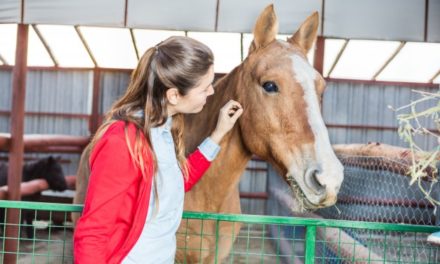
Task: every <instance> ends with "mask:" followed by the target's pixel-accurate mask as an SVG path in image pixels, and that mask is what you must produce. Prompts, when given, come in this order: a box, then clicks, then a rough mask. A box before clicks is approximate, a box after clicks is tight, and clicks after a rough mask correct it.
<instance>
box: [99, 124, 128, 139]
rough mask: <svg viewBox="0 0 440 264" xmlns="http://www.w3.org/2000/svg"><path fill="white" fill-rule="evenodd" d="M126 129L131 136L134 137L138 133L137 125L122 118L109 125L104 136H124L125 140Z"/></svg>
mask: <svg viewBox="0 0 440 264" xmlns="http://www.w3.org/2000/svg"><path fill="white" fill-rule="evenodd" d="M126 129H127V132H128V136H129V138H130V139H132V138H134V137H135V135H136V127H135V125H134V124H132V123H130V122H125V121H122V120H118V121H115V122H113V123H112V124H111V125H109V127H108V128H107V130H106V131H105V133H104V134H103V136H102V138H103V139H104V138H123V139H124V140H125V133H126V132H125V131H126Z"/></svg>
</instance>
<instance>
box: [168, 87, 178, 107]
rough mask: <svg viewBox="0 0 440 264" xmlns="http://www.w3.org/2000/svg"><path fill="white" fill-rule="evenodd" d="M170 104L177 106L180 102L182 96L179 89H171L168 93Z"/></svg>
mask: <svg viewBox="0 0 440 264" xmlns="http://www.w3.org/2000/svg"><path fill="white" fill-rule="evenodd" d="M166 95H167V100H168V103H170V104H171V105H176V104H177V103H178V102H179V98H180V94H179V90H177V88H170V89H168V90H167V91H166Z"/></svg>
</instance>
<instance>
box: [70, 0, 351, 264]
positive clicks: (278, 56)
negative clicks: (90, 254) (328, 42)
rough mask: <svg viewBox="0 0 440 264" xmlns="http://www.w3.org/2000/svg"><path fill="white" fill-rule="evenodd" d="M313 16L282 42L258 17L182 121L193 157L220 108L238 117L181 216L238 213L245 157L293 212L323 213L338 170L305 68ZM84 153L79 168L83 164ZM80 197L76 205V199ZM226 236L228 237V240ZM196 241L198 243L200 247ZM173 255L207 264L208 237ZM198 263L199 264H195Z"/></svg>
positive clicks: (272, 20) (223, 244)
mask: <svg viewBox="0 0 440 264" xmlns="http://www.w3.org/2000/svg"><path fill="white" fill-rule="evenodd" d="M318 24H319V21H318V14H317V13H315V14H313V15H311V16H310V17H309V18H307V19H306V20H305V22H304V23H303V24H302V25H301V27H300V28H299V30H298V31H297V32H296V33H295V34H294V35H293V36H292V37H291V38H289V39H288V40H287V41H281V40H276V38H275V37H276V34H277V32H278V22H277V18H276V16H275V13H274V10H273V6H272V5H270V6H268V7H266V9H265V10H264V11H263V12H262V14H261V15H260V17H259V18H258V20H257V23H256V25H255V28H254V40H253V42H252V44H251V47H250V49H249V55H248V57H247V58H246V59H245V60H244V61H243V63H242V64H240V65H239V66H237V67H236V68H235V69H234V70H233V71H232V72H231V73H229V74H228V75H226V76H225V77H223V78H222V79H221V80H219V81H218V82H217V83H216V84H215V91H216V92H215V94H214V95H213V96H211V97H210V98H209V99H208V103H207V104H206V106H205V108H204V109H203V111H202V112H201V113H199V114H197V115H191V116H187V118H186V120H185V122H186V128H187V130H186V139H185V140H186V146H187V149H188V151H193V150H195V148H196V147H197V145H198V144H200V142H201V141H202V140H203V139H204V138H205V137H207V136H208V135H209V134H210V133H211V132H212V130H213V129H214V127H215V125H216V120H217V116H216V114H217V113H218V112H219V109H220V108H221V106H223V105H224V104H225V103H226V102H227V101H228V100H230V99H235V100H237V101H239V102H240V103H241V104H242V106H243V108H244V113H243V115H242V116H241V118H240V119H239V121H238V123H237V124H236V126H235V127H234V128H233V130H232V131H231V132H230V133H229V134H228V135H227V136H225V137H224V138H223V140H222V142H221V148H222V150H221V152H220V154H219V156H218V157H217V158H216V160H215V161H214V162H213V163H212V165H211V167H210V169H209V170H208V171H207V173H206V174H205V175H204V177H203V178H202V179H201V181H200V182H199V183H198V184H197V185H196V186H195V187H194V188H193V189H192V190H191V191H190V192H189V193H187V194H186V196H185V210H188V211H206V212H221V213H240V212H241V210H240V201H239V190H238V183H239V179H240V175H241V174H242V173H243V171H244V170H245V167H246V164H247V163H248V161H249V160H250V158H251V157H252V155H258V156H259V157H261V158H263V159H265V160H267V161H268V162H270V163H271V164H272V165H273V166H274V167H275V168H276V169H277V170H278V172H279V174H280V175H283V177H284V178H285V180H286V182H287V184H288V185H289V186H290V187H291V188H292V189H293V190H294V193H295V195H296V198H297V200H298V201H299V204H300V205H301V206H300V207H302V208H306V209H317V208H321V207H326V206H331V205H333V204H334V203H335V202H336V196H337V193H338V191H339V188H340V186H341V183H342V180H343V167H342V165H341V163H340V162H339V161H338V159H337V158H336V156H335V154H334V152H333V150H332V147H331V145H330V142H329V138H328V133H327V129H326V127H325V125H324V122H323V119H322V116H321V112H320V99H321V96H322V93H323V92H324V88H325V82H324V80H323V78H322V76H321V75H320V74H319V73H318V72H316V71H315V70H314V69H313V67H312V66H310V64H309V63H308V62H307V59H306V54H307V51H308V50H309V49H310V48H311V46H312V45H313V42H314V41H315V39H316V34H317V29H318ZM88 153H89V150H88V149H87V150H86V151H85V153H84V154H83V157H82V160H86V161H87V160H88ZM82 164H83V166H82V167H83V168H80V169H79V171H80V172H81V171H82V170H83V171H86V172H87V173H79V175H78V177H79V178H78V182H79V184H77V187H78V188H79V189H77V197H76V198H75V201H76V202H77V203H82V202H83V201H84V194H85V191H84V190H85V188H86V187H87V183H84V182H87V177H88V176H87V175H88V168H87V162H82ZM81 196H82V197H81ZM181 228H185V230H183V231H182V230H179V232H182V233H187V234H194V233H200V231H201V230H200V222H195V221H194V222H192V221H189V222H188V223H186V221H185V223H183V224H182V227H181ZM233 231H234V232H233ZM238 231H239V227H238V226H237V225H235V226H234V227H233V226H232V225H231V224H228V223H222V224H221V225H220V231H219V233H220V234H226V235H231V234H233V233H234V234H237V233H238ZM203 233H205V234H207V233H209V234H214V233H215V225H214V223H212V224H210V223H206V224H204V226H203ZM201 239H202V240H201ZM177 243H178V248H195V249H198V248H199V247H200V245H203V248H208V249H210V250H208V251H202V252H201V251H200V250H195V251H194V252H191V251H186V252H185V253H184V254H183V252H181V251H178V252H177V254H176V260H177V261H178V262H183V261H186V263H198V262H200V261H202V262H203V263H212V262H213V260H214V254H213V250H212V249H214V247H215V244H216V243H215V237H210V236H205V237H203V238H200V237H199V236H192V235H188V236H184V237H181V236H178V241H177ZM232 243H233V241H232V240H231V238H228V239H224V240H223V239H220V240H219V244H218V245H219V252H218V253H219V256H218V259H219V260H222V259H224V258H225V257H226V256H227V255H228V253H229V251H230V248H231V245H232ZM200 258H201V259H200ZM219 263H221V262H219Z"/></svg>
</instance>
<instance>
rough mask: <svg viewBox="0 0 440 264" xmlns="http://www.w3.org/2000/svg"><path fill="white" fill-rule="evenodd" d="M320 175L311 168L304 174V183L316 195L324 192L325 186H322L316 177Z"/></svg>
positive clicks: (317, 170) (316, 170)
mask: <svg viewBox="0 0 440 264" xmlns="http://www.w3.org/2000/svg"><path fill="white" fill-rule="evenodd" d="M319 173H320V170H319V169H316V168H313V169H308V170H307V171H306V174H305V183H306V185H307V186H308V187H309V188H310V189H312V190H313V191H314V192H315V193H316V194H319V195H321V194H323V193H324V192H325V185H322V184H321V183H320V182H319V180H318V178H317V176H318V174H319Z"/></svg>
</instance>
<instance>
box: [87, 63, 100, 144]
mask: <svg viewBox="0 0 440 264" xmlns="http://www.w3.org/2000/svg"><path fill="white" fill-rule="evenodd" d="M100 93H101V71H100V70H99V69H95V70H94V71H93V97H92V113H91V115H90V119H89V131H90V134H91V135H93V134H95V132H96V131H97V130H98V127H99V125H100V118H99V106H100V104H99V101H100V100H99V99H100V97H101V96H100Z"/></svg>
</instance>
